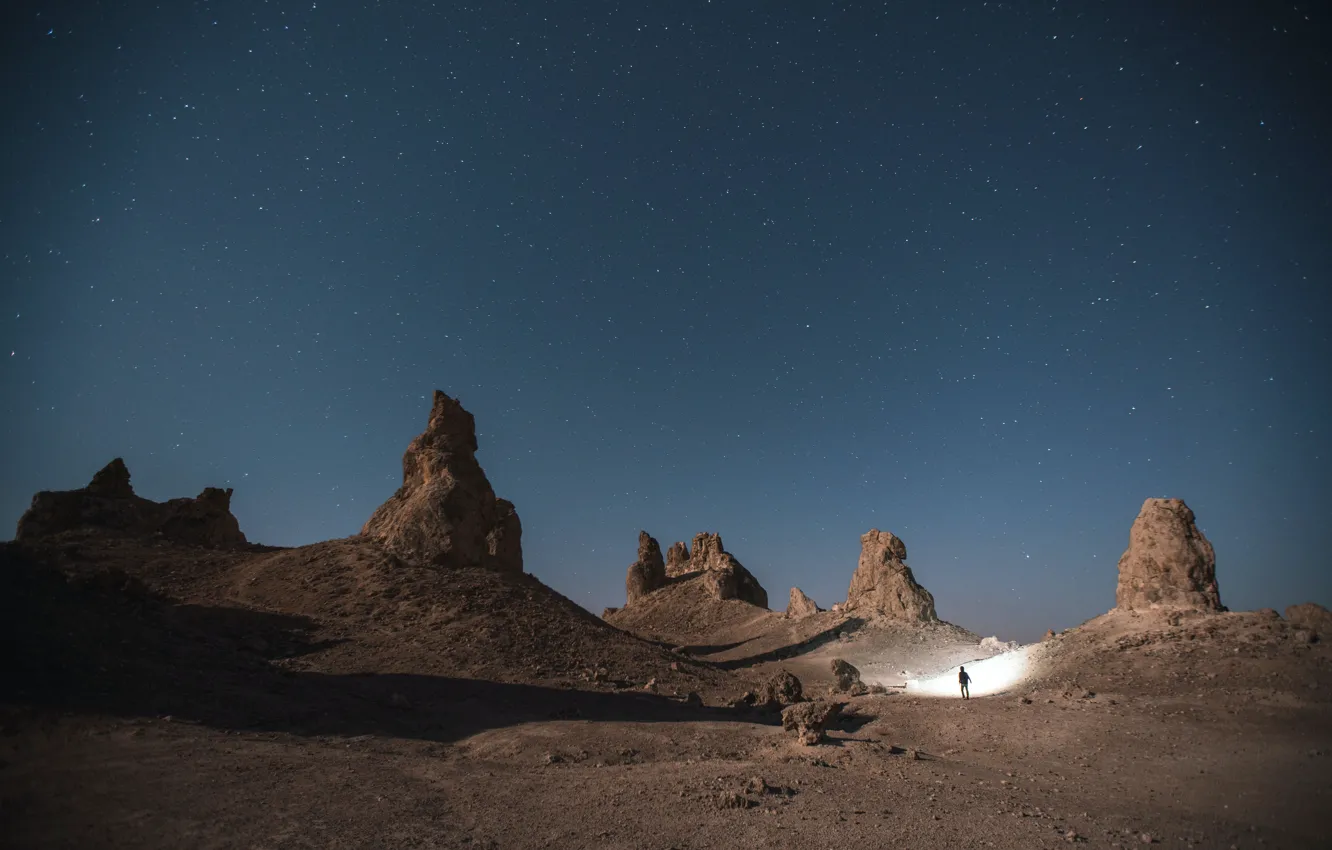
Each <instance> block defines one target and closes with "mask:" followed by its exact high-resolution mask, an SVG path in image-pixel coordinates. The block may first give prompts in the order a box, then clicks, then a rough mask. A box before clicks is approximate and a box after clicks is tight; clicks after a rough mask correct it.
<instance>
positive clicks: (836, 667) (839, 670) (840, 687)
mask: <svg viewBox="0 0 1332 850" xmlns="http://www.w3.org/2000/svg"><path fill="white" fill-rule="evenodd" d="M831 666H832V674H833V678H834V679H835V680H836V681H835V682H834V684H833V690H834V691H837V692H840V693H847V694H851V695H852V696H860V695H862V694H867V693H869V688H868V687H866V685H865V683H864V682H862V681H860V671H859V670H857V669H856V668H855V666H854V665H852V664H851V663H850V662H847V661H843V660H842V659H840V658H834V659H833V660H832V665H831Z"/></svg>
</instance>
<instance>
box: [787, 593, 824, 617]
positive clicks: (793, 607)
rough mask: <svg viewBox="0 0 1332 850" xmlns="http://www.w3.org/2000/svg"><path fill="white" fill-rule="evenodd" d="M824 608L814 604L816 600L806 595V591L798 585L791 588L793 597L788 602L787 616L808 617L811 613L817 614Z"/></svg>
mask: <svg viewBox="0 0 1332 850" xmlns="http://www.w3.org/2000/svg"><path fill="white" fill-rule="evenodd" d="M822 610H823V609H822V608H820V607H819V606H818V605H816V604H814V600H813V599H810V598H809V597H808V596H806V595H805V592H804V591H803V590H801V589H800V588H798V587H793V588H791V598H790V600H789V601H788V602H787V603H786V616H788V617H808V616H809V615H811V614H817V613H819V612H820V611H822Z"/></svg>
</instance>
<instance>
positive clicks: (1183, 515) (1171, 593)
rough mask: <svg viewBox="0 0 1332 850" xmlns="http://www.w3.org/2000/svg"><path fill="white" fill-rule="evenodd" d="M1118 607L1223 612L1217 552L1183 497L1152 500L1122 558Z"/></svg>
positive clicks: (1141, 513) (1145, 506)
mask: <svg viewBox="0 0 1332 850" xmlns="http://www.w3.org/2000/svg"><path fill="white" fill-rule="evenodd" d="M1115 606H1116V607H1117V608H1119V609H1121V610H1128V611H1131V610H1138V609H1145V608H1153V607H1166V608H1187V609H1193V610H1199V611H1222V610H1225V609H1224V608H1222V607H1221V594H1220V592H1219V591H1218V590H1217V586H1216V555H1215V553H1214V552H1213V551H1212V544H1211V543H1208V542H1207V538H1206V537H1204V536H1203V534H1202V532H1201V531H1199V530H1198V526H1197V525H1195V524H1194V521H1193V511H1191V510H1189V506H1188V505H1186V504H1184V502H1183V501H1182V500H1180V499H1148V500H1147V501H1145V502H1143V503H1142V510H1141V511H1139V512H1138V518H1137V519H1136V520H1134V521H1133V528H1132V529H1131V530H1130V531H1129V545H1128V549H1126V550H1124V554H1123V555H1122V556H1121V557H1120V559H1119V586H1118V587H1117V588H1116V589H1115Z"/></svg>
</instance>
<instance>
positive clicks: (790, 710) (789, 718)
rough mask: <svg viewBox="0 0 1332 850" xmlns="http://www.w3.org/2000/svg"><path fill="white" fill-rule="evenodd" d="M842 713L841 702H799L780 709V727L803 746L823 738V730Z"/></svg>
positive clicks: (811, 744)
mask: <svg viewBox="0 0 1332 850" xmlns="http://www.w3.org/2000/svg"><path fill="white" fill-rule="evenodd" d="M841 713H842V704H841V703H839V702H830V701H828V700H815V701H814V702H800V703H796V704H795V705H792V706H788V707H787V708H785V709H784V710H783V711H782V728H783V729H785V730H786V731H787V732H790V733H792V734H793V735H795V736H796V740H798V741H799V742H800V743H802V744H804V745H805V746H813V745H815V744H817V743H819V742H820V741H822V740H823V733H824V730H825V729H827V727H828V724H829V723H832V722H833V721H835V720H836V719H837V718H838V717H839V716H841Z"/></svg>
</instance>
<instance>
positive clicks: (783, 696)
mask: <svg viewBox="0 0 1332 850" xmlns="http://www.w3.org/2000/svg"><path fill="white" fill-rule="evenodd" d="M804 698H805V696H804V689H803V688H802V687H801V685H800V680H799V679H797V678H796V677H795V676H793V675H791V674H790V673H788V672H787V671H785V670H779V671H777V673H776V674H774V675H773V676H772V678H770V679H768V681H766V682H764V683H763V687H762V688H760V689H759V692H758V694H757V695H756V700H755V701H756V702H757V703H759V704H761V705H791V704H792V703H797V702H800V701H802V700H803V699H804Z"/></svg>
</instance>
